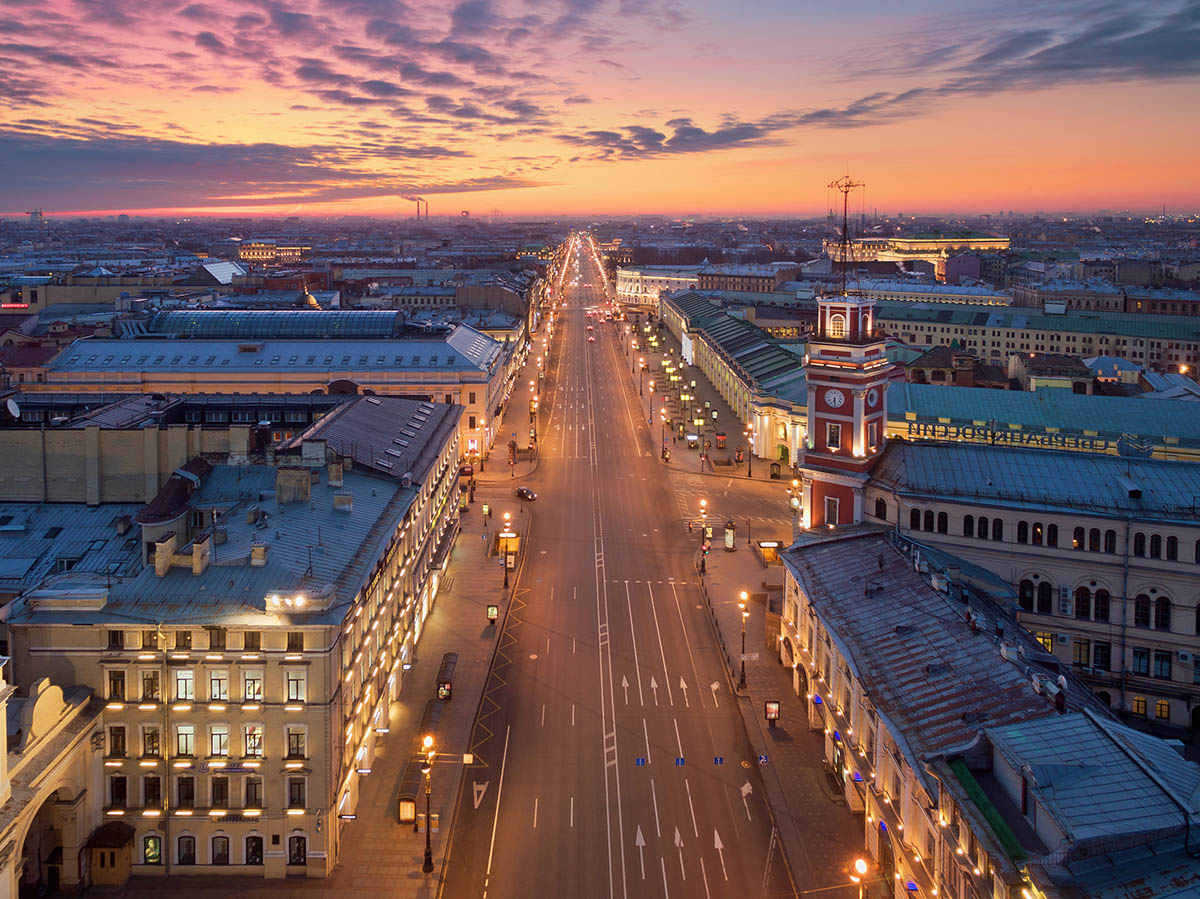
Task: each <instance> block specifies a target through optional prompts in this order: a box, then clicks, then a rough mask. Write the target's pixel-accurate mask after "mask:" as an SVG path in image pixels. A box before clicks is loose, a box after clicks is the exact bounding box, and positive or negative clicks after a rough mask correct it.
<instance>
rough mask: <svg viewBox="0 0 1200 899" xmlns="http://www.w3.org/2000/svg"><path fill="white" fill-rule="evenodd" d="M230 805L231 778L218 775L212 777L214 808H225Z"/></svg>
mask: <svg viewBox="0 0 1200 899" xmlns="http://www.w3.org/2000/svg"><path fill="white" fill-rule="evenodd" d="M228 805H229V778H228V777H225V776H224V775H216V776H214V777H213V779H212V808H225V807H227V806H228Z"/></svg>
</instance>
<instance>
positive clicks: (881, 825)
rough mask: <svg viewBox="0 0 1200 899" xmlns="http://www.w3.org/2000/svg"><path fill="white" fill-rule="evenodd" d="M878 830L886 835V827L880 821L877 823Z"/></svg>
mask: <svg viewBox="0 0 1200 899" xmlns="http://www.w3.org/2000/svg"><path fill="white" fill-rule="evenodd" d="M879 829H880V830H882V831H883V832H884V833H887V825H886V824H885V823H884V822H882V821H880V822H879Z"/></svg>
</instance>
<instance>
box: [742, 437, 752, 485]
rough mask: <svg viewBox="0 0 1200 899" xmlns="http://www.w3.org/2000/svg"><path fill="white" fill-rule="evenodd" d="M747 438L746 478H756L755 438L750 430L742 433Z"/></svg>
mask: <svg viewBox="0 0 1200 899" xmlns="http://www.w3.org/2000/svg"><path fill="white" fill-rule="evenodd" d="M742 436H744V437H745V438H746V477H748V478H752V477H754V436H753V434H752V432H751V431H750V429H749V428H746V429H745V430H744V431H742Z"/></svg>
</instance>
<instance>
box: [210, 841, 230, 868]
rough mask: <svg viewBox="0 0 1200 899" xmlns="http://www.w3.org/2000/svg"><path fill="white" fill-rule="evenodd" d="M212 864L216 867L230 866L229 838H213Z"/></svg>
mask: <svg viewBox="0 0 1200 899" xmlns="http://www.w3.org/2000/svg"><path fill="white" fill-rule="evenodd" d="M212 863H213V864H214V865H227V864H229V837H213V838H212Z"/></svg>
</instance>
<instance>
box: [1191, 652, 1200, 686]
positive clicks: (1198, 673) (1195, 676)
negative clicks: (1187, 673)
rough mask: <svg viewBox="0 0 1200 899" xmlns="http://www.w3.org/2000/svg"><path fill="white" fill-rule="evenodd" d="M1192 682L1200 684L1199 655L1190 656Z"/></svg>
mask: <svg viewBox="0 0 1200 899" xmlns="http://www.w3.org/2000/svg"><path fill="white" fill-rule="evenodd" d="M1192 683H1193V684H1200V655H1197V656H1192Z"/></svg>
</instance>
